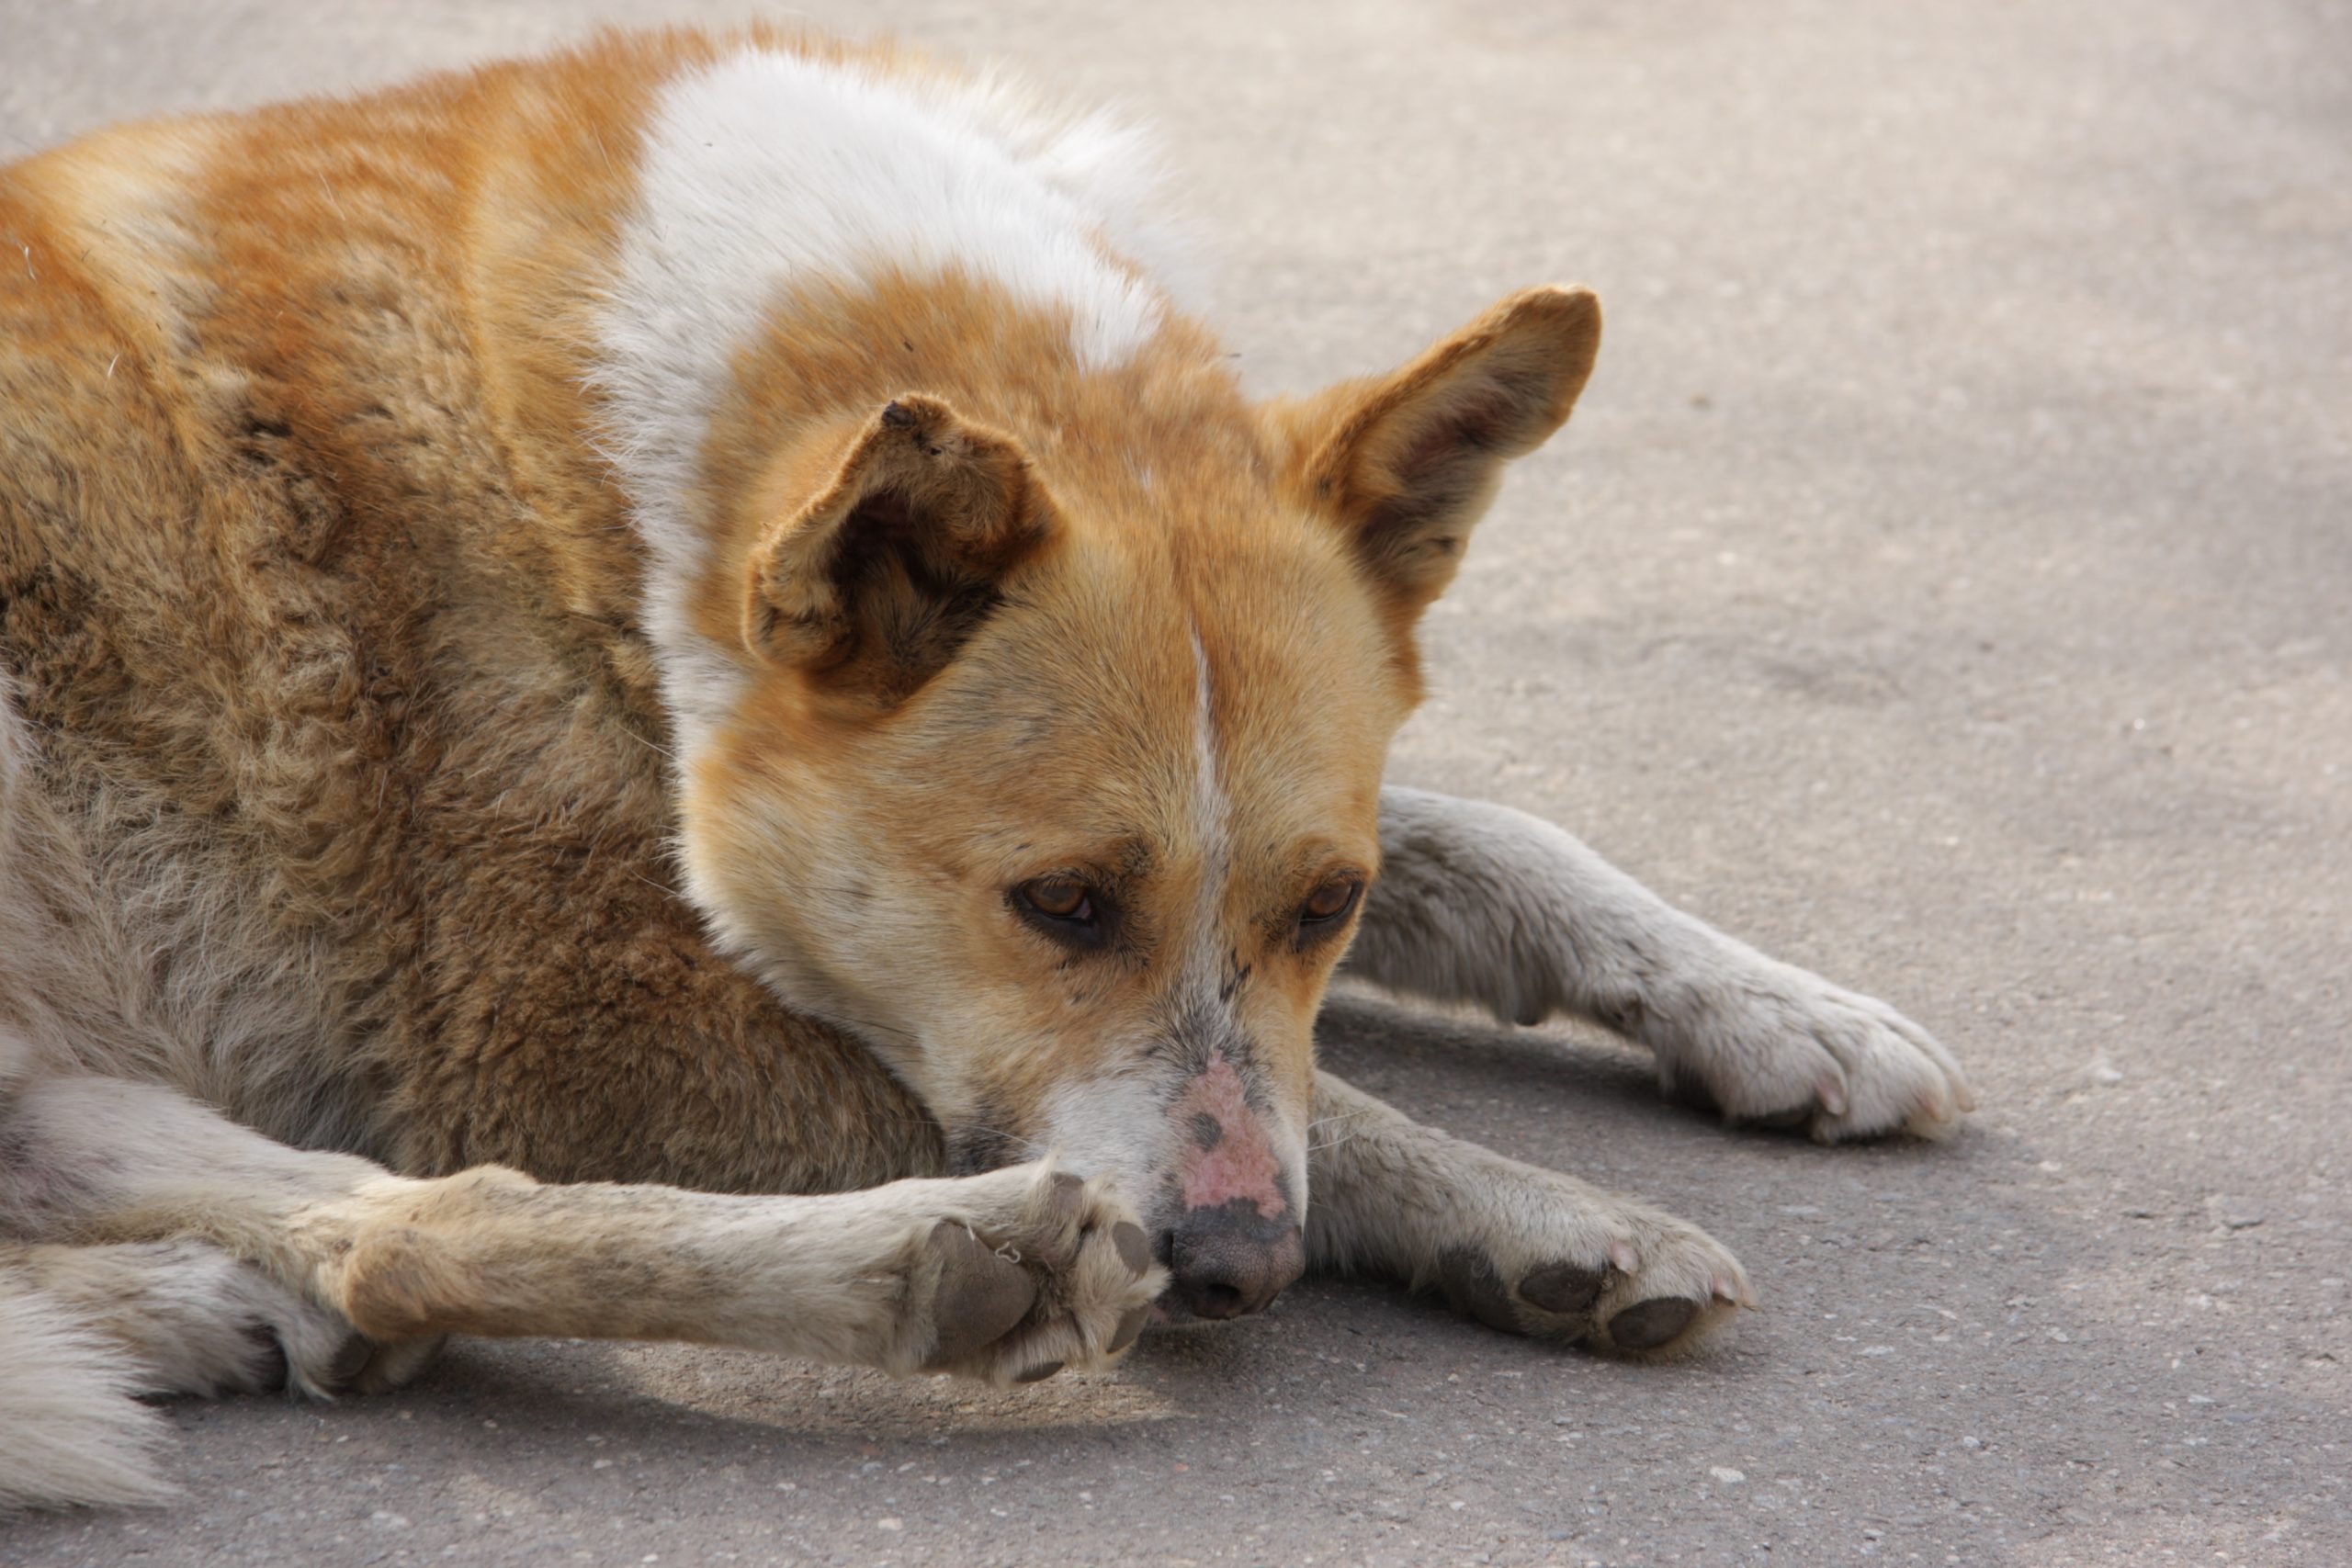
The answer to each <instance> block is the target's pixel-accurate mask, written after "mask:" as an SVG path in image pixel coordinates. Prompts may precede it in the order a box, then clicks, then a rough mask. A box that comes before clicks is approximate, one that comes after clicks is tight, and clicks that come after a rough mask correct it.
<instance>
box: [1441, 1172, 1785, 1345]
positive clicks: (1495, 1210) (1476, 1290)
mask: <svg viewBox="0 0 2352 1568" xmlns="http://www.w3.org/2000/svg"><path fill="white" fill-rule="evenodd" d="M1478 1185H1479V1186H1480V1187H1481V1188H1483V1189H1484V1193H1483V1196H1482V1200H1481V1201H1479V1202H1478V1203H1477V1204H1476V1205H1475V1207H1474V1208H1473V1209H1472V1210H1471V1212H1470V1213H1468V1214H1466V1215H1464V1217H1463V1222H1462V1223H1461V1224H1459V1225H1458V1226H1457V1227H1456V1228H1457V1230H1459V1231H1462V1232H1466V1233H1467V1234H1462V1235H1456V1236H1454V1237H1453V1238H1452V1239H1450V1240H1448V1241H1447V1242H1446V1243H1445V1244H1444V1245H1442V1246H1441V1247H1438V1248H1437V1249H1436V1250H1435V1253H1434V1256H1433V1258H1432V1259H1431V1261H1430V1265H1429V1267H1428V1269H1427V1277H1426V1279H1425V1280H1424V1282H1425V1283H1430V1284H1434V1285H1435V1286H1436V1287H1437V1288H1438V1289H1439V1290H1440V1291H1442V1292H1443V1293H1444V1295H1445V1298H1446V1300H1447V1301H1448V1302H1449V1303H1452V1304H1453V1308H1454V1310H1455V1311H1457V1312H1459V1313H1461V1314H1464V1316H1468V1317H1475V1318H1476V1319H1477V1320H1478V1321H1479V1322H1481V1323H1483V1324H1485V1325H1487V1326H1488V1327H1490V1328H1499V1329H1501V1330H1502V1331H1503V1332H1504V1333H1506V1334H1526V1335H1532V1336H1535V1337H1539V1338H1546V1339H1560V1340H1566V1341H1567V1342H1570V1343H1573V1344H1580V1345H1583V1346H1585V1347H1587V1348H1590V1349H1596V1350H1606V1351H1611V1352H1615V1353H1618V1354H1623V1355H1633V1356H1642V1357H1650V1356H1661V1355H1664V1356H1671V1355H1679V1354H1681V1353H1683V1352H1685V1351H1688V1350H1691V1349H1692V1348H1696V1347H1698V1346H1699V1345H1701V1344H1702V1343H1704V1342H1705V1341H1706V1340H1707V1339H1708V1338H1709V1337H1711V1336H1713V1334H1714V1333H1715V1332H1716V1331H1717V1330H1718V1329H1720V1328H1722V1327H1723V1326H1724V1324H1726V1323H1727V1322H1729V1321H1730V1319H1731V1317H1732V1314H1734V1312H1735V1311H1736V1309H1737V1308H1739V1307H1742V1306H1753V1305H1755V1304H1756V1303H1755V1298H1754V1296H1753V1294H1752V1293H1751V1292H1750V1291H1749V1289H1748V1285H1747V1271H1746V1270H1745V1269H1742V1268H1741V1267H1740V1266H1739V1259H1738V1258H1734V1257H1733V1256H1732V1255H1731V1253H1730V1252H1729V1251H1728V1250H1727V1249H1726V1248H1725V1247H1724V1246H1723V1244H1722V1243H1721V1242H1718V1241H1716V1240H1715V1239H1714V1238H1713V1236H1711V1235H1707V1234H1706V1232H1704V1231H1702V1230H1701V1229H1699V1228H1698V1227H1697V1226H1696V1225H1692V1224H1685V1223H1684V1222H1683V1221H1681V1220H1678V1219H1676V1218H1674V1217H1673V1216H1672V1215H1670V1214H1667V1213H1661V1212H1660V1211H1658V1210H1657V1209H1653V1208H1651V1207H1649V1206H1648V1205H1646V1204H1644V1203H1636V1202H1634V1201H1632V1200H1630V1199H1625V1198H1619V1197H1617V1196H1615V1195H1613V1194H1611V1193H1607V1192H1601V1191H1599V1190H1595V1189H1593V1188H1590V1187H1588V1186H1586V1185H1585V1184H1584V1183H1582V1182H1580V1181H1577V1180H1575V1179H1572V1178H1569V1177H1565V1176H1557V1175H1555V1174H1553V1173H1552V1172H1550V1171H1544V1170H1537V1169H1534V1168H1531V1167H1525V1166H1520V1165H1517V1164H1515V1163H1511V1164H1504V1163H1502V1162H1499V1161H1498V1164H1497V1167H1496V1168H1493V1169H1492V1170H1490V1171H1487V1172H1485V1173H1483V1174H1482V1178H1481V1179H1480V1181H1479V1183H1478Z"/></svg>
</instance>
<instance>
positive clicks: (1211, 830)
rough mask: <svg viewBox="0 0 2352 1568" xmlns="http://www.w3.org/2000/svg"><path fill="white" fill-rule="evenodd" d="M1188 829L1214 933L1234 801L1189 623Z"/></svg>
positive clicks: (1202, 650)
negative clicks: (1196, 850) (1190, 729)
mask: <svg viewBox="0 0 2352 1568" xmlns="http://www.w3.org/2000/svg"><path fill="white" fill-rule="evenodd" d="M1193 682H1194V687H1193V689H1194V697H1193V771H1194V778H1193V833H1194V835H1195V836H1196V837H1197V838H1198V839H1199V840H1200V848H1201V914H1202V923H1203V926H1204V929H1206V930H1207V931H1210V932H1211V933H1214V932H1215V931H1216V913H1217V906H1218V904H1219V903H1220V902H1221V901H1222V897H1223V895H1224V892H1225V878H1226V874H1227V872H1228V871H1229V870H1230V869H1231V865H1230V862H1231V852H1232V833H1233V802H1232V801H1231V800H1230V799H1229V798H1227V795H1226V793H1225V780H1224V777H1223V773H1222V770H1221V769H1220V768H1219V766H1218V764H1217V736H1216V692H1215V690H1214V688H1213V687H1212V685H1211V683H1210V681H1209V650H1208V649H1207V648H1206V646H1204V644H1203V643H1202V641H1201V629H1200V627H1198V626H1194V627H1193Z"/></svg>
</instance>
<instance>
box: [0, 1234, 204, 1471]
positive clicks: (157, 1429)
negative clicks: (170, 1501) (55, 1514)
mask: <svg viewBox="0 0 2352 1568" xmlns="http://www.w3.org/2000/svg"><path fill="white" fill-rule="evenodd" d="M138 1392H139V1378H138V1369H137V1367H136V1366H135V1365H134V1364H133V1363H132V1362H131V1361H130V1359H129V1358H128V1357H126V1356H125V1355H124V1353H123V1350H122V1348H121V1347H120V1346H119V1345H115V1344H111V1343H109V1342H108V1341H107V1340H105V1339H103V1338H101V1337H98V1336H97V1335H96V1334H94V1333H92V1332H90V1331H89V1330H88V1329H86V1328H85V1327H83V1326H82V1325H80V1324H79V1323H77V1322H76V1321H75V1317H74V1314H73V1313H72V1312H71V1311H69V1310H68V1309H67V1308H66V1307H65V1305H64V1304H63V1303H61V1302H58V1301H55V1300H53V1299H51V1298H50V1297H48V1296H46V1295H43V1294H41V1293H40V1292H37V1291H36V1292H25V1291H21V1290H18V1289H17V1288H15V1287H14V1285H13V1284H12V1282H11V1281H10V1280H7V1279H6V1276H5V1274H0V1410H5V1411H6V1412H7V1419H6V1420H5V1421H0V1516H6V1514H8V1513H10V1512H12V1511H14V1510H16V1509H17V1508H24V1507H35V1506H48V1507H55V1506H60V1505H63V1504H72V1503H78V1504H84V1505H97V1504H108V1503H113V1504H124V1503H154V1502H160V1501H161V1500H162V1499H164V1497H166V1496H168V1495H170V1494H171V1491H172V1487H171V1484H170V1483H169V1482H167V1481H165V1480H164V1475H163V1472H161V1471H160V1470H159V1469H157V1467H156V1464H155V1450H156V1448H157V1446H158V1445H159V1444H160V1443H161V1442H162V1441H163V1439H164V1435H165V1427H164V1423H163V1420H162V1419H161V1417H159V1416H157V1415H156V1414H155V1413H154V1412H153V1411H152V1410H149V1409H148V1408H146V1407H145V1406H144V1405H142V1404H139V1403H138V1402H137V1401H136V1400H135V1399H133V1398H132V1397H131V1396H132V1395H133V1394H135V1393H138Z"/></svg>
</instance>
